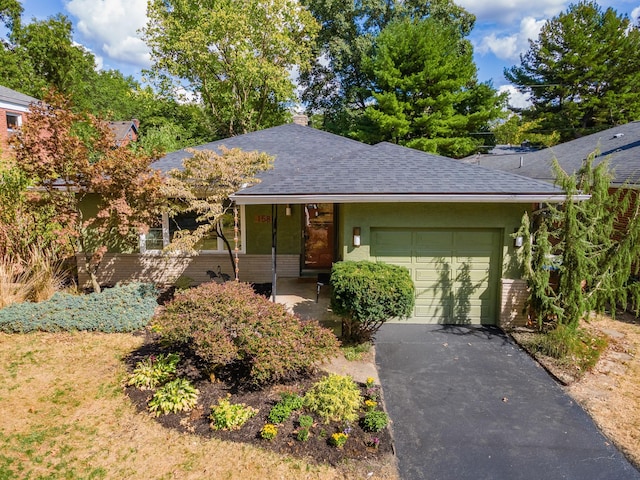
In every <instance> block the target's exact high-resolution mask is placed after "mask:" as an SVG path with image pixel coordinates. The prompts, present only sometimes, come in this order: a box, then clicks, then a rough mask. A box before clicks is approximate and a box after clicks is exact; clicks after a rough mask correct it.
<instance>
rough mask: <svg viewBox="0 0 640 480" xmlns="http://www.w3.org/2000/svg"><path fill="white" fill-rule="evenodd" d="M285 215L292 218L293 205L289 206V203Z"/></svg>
mask: <svg viewBox="0 0 640 480" xmlns="http://www.w3.org/2000/svg"><path fill="white" fill-rule="evenodd" d="M284 214H285V215H286V216H287V217H290V216H291V205H289V204H288V203H287V207H286V208H285V209H284Z"/></svg>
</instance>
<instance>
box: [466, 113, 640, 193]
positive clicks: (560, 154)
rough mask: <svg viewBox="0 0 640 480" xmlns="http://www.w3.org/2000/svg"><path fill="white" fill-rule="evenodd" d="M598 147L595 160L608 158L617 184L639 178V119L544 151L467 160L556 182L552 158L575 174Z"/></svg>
mask: <svg viewBox="0 0 640 480" xmlns="http://www.w3.org/2000/svg"><path fill="white" fill-rule="evenodd" d="M596 148H598V149H599V151H600V155H599V156H598V158H597V159H596V163H599V162H600V161H602V160H603V159H604V158H606V157H609V160H610V164H611V167H612V168H613V170H614V174H615V180H614V182H613V183H614V185H621V184H624V183H625V182H632V183H638V182H639V181H640V122H631V123H627V124H626V125H620V126H618V127H613V128H609V129H607V130H603V131H601V132H598V133H594V134H592V135H587V136H585V137H582V138H578V139H576V140H571V141H569V142H566V143H562V144H560V145H556V146H555V147H552V148H546V149H544V150H538V151H535V152H527V153H517V154H509V155H479V156H477V157H475V158H468V159H466V160H465V161H466V162H469V163H475V164H478V165H482V166H485V167H487V168H491V169H494V170H501V171H504V172H510V173H517V174H518V175H524V176H526V177H530V178H534V179H538V180H543V181H546V182H553V181H554V176H553V171H552V169H551V163H552V160H553V158H557V159H558V161H559V163H560V165H561V166H562V168H563V169H564V170H565V171H566V172H568V173H574V172H575V171H577V170H578V169H579V168H580V167H581V166H582V163H583V161H584V160H585V159H586V158H587V156H588V155H589V154H590V153H592V152H593V151H594V150H596Z"/></svg>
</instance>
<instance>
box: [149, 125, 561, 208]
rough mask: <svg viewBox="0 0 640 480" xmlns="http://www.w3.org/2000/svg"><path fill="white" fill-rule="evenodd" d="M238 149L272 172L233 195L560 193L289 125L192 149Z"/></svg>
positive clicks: (168, 163)
mask: <svg viewBox="0 0 640 480" xmlns="http://www.w3.org/2000/svg"><path fill="white" fill-rule="evenodd" d="M221 145H224V146H226V147H228V148H235V147H238V148H242V149H244V150H250V151H254V150H257V151H261V152H266V153H268V154H270V155H273V156H274V157H275V164H274V165H275V166H274V169H273V170H269V171H266V172H263V173H261V174H260V178H261V182H260V183H258V184H256V185H254V186H251V187H249V188H246V189H244V190H242V191H240V192H238V193H237V194H236V195H235V198H236V199H240V198H243V197H244V198H247V197H251V196H280V197H282V196H302V195H317V196H323V195H325V196H330V195H365V196H366V195H370V196H372V197H374V196H379V195H387V196H388V195H398V196H402V195H441V196H442V195H445V196H446V195H461V194H463V195H504V196H519V195H559V194H561V193H562V191H561V190H560V189H558V188H557V187H555V186H553V185H549V184H547V183H544V182H539V181H536V180H532V179H531V178H526V177H522V176H519V175H513V174H509V173H505V172H496V171H492V170H490V169H487V168H483V167H479V166H476V165H466V164H464V163H461V162H459V161H456V160H452V159H449V158H446V157H441V156H438V155H432V154H428V153H425V152H421V151H418V150H414V149H411V148H406V147H401V146H398V145H394V144H390V143H381V144H378V145H375V146H371V145H366V144H363V143H360V142H357V141H354V140H350V139H348V138H344V137H340V136H338V135H334V134H331V133H328V132H324V131H321V130H316V129H313V128H311V127H304V126H300V125H295V124H288V125H282V126H279V127H273V128H269V129H266V130H261V131H258V132H253V133H249V134H246V135H240V136H237V137H232V138H229V139H225V140H220V141H216V142H212V143H208V144H205V145H201V146H199V147H196V149H217V148H218V147H220V146H221ZM187 155H189V154H188V153H187V152H186V151H184V150H180V151H178V152H173V153H170V154H168V155H166V156H165V157H163V158H161V159H160V160H158V161H157V162H155V163H154V165H153V166H154V167H155V168H158V169H160V170H162V171H167V170H170V169H172V168H180V166H181V165H182V159H183V158H185V157H186V156H187Z"/></svg>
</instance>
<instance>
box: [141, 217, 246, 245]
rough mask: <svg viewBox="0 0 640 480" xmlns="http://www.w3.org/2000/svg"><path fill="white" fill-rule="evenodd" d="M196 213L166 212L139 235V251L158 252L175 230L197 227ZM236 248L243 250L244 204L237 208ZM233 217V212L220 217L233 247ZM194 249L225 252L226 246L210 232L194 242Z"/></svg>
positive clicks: (170, 238)
mask: <svg viewBox="0 0 640 480" xmlns="http://www.w3.org/2000/svg"><path fill="white" fill-rule="evenodd" d="M196 217H197V215H196V214H193V213H185V214H179V215H176V216H175V217H171V218H169V216H168V215H167V214H164V215H163V216H162V221H160V219H158V224H157V225H154V226H152V227H151V228H150V229H149V232H147V234H146V235H140V252H141V253H159V252H160V251H162V249H163V248H164V247H166V246H167V245H169V243H170V242H171V240H172V239H173V237H174V235H175V234H176V232H177V231H180V230H195V229H196V228H197V227H198V222H197V221H196ZM238 217H239V218H238V220H239V225H238V229H239V231H238V250H239V251H240V252H244V206H240V207H239V208H238ZM233 230H234V219H233V212H231V213H228V214H227V215H225V216H224V217H223V218H222V233H223V235H224V236H225V238H226V239H227V241H228V242H229V244H230V245H231V249H232V250H233V249H234V248H235V242H234V231H233ZM195 249H196V250H198V251H200V252H203V253H214V252H226V251H227V246H226V245H225V243H224V241H223V240H222V238H219V237H218V236H217V235H216V234H215V233H213V232H212V233H211V234H210V235H208V236H207V237H206V238H204V239H202V240H201V241H200V242H198V244H196V246H195Z"/></svg>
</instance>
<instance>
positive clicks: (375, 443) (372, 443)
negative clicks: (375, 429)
mask: <svg viewBox="0 0 640 480" xmlns="http://www.w3.org/2000/svg"><path fill="white" fill-rule="evenodd" d="M379 446H380V439H379V438H378V437H371V438H370V439H369V440H368V441H367V447H371V448H378V447H379Z"/></svg>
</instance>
